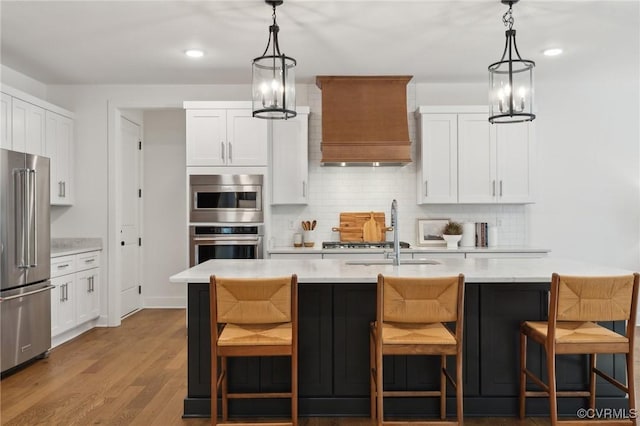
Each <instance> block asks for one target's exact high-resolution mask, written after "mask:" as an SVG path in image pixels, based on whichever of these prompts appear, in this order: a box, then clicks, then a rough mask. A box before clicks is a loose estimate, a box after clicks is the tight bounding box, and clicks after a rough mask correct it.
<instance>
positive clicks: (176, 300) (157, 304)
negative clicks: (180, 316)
mask: <svg viewBox="0 0 640 426" xmlns="http://www.w3.org/2000/svg"><path fill="white" fill-rule="evenodd" d="M142 306H143V307H144V309H158V308H172V309H176V308H178V309H185V308H186V307H187V300H186V297H145V298H144V300H143V303H142Z"/></svg>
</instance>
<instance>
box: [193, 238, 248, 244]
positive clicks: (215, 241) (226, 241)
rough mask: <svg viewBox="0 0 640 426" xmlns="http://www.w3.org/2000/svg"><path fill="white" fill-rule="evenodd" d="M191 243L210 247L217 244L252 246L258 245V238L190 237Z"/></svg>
mask: <svg viewBox="0 0 640 426" xmlns="http://www.w3.org/2000/svg"><path fill="white" fill-rule="evenodd" d="M192 241H193V242H194V243H198V244H201V243H206V244H211V245H219V244H226V245H229V244H230V245H245V246H246V245H252V244H259V243H260V238H254V237H245V238H242V237H240V238H236V237H230V238H229V237H227V238H206V237H192Z"/></svg>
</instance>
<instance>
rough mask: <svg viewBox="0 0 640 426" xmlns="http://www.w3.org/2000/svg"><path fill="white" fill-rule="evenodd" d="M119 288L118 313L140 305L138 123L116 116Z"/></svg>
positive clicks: (132, 309) (129, 310) (129, 311)
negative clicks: (118, 154)
mask: <svg viewBox="0 0 640 426" xmlns="http://www.w3.org/2000/svg"><path fill="white" fill-rule="evenodd" d="M120 129H121V130H120V131H121V135H120V136H121V137H120V141H121V146H120V148H121V149H120V152H121V157H120V167H121V174H120V187H119V188H118V189H119V191H118V192H119V194H120V200H119V201H120V202H119V203H118V206H119V210H120V211H119V213H120V214H119V216H120V266H121V268H120V277H119V278H120V289H121V304H120V314H121V316H124V315H127V314H129V313H131V312H133V311H135V310H137V309H140V307H141V297H140V292H139V286H140V276H139V259H140V247H139V244H138V241H139V240H138V238H139V237H140V232H139V229H140V224H139V221H140V216H139V211H140V210H139V203H140V198H139V196H138V190H139V189H140V155H139V153H140V151H139V150H138V143H139V141H140V126H138V125H137V124H135V123H132V122H131V121H129V120H127V119H126V118H124V117H120Z"/></svg>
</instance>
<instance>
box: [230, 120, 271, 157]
mask: <svg viewBox="0 0 640 426" xmlns="http://www.w3.org/2000/svg"><path fill="white" fill-rule="evenodd" d="M267 123H268V121H267V120H264V119H261V118H254V117H253V115H252V112H251V110H250V109H229V110H227V165H229V166H266V165H267V153H268V149H267V140H268V137H267V136H268V135H267Z"/></svg>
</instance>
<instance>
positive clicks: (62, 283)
mask: <svg viewBox="0 0 640 426" xmlns="http://www.w3.org/2000/svg"><path fill="white" fill-rule="evenodd" d="M51 284H52V285H53V286H54V287H55V288H54V289H53V290H52V291H51V337H52V344H53V346H56V344H60V343H62V342H64V341H66V340H69V339H71V338H73V337H75V336H77V335H79V334H81V333H82V332H84V331H86V330H88V329H89V328H92V327H91V326H88V325H87V324H88V323H89V321H91V320H93V319H96V318H98V316H99V315H100V252H99V251H91V252H86V253H80V254H76V255H69V256H60V257H53V258H51ZM55 337H59V338H58V339H54V338H55Z"/></svg>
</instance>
